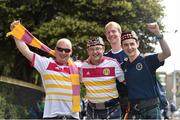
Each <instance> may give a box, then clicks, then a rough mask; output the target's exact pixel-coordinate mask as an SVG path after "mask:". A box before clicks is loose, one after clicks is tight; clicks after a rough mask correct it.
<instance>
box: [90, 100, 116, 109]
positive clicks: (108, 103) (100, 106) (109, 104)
mask: <svg viewBox="0 0 180 120" xmlns="http://www.w3.org/2000/svg"><path fill="white" fill-rule="evenodd" d="M88 104H89V106H91V107H92V108H94V109H97V110H102V109H106V108H108V107H112V106H115V105H117V104H119V98H114V99H111V100H109V101H106V102H104V103H92V102H90V101H89V102H88Z"/></svg>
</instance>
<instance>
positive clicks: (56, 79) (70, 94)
mask: <svg viewBox="0 0 180 120" xmlns="http://www.w3.org/2000/svg"><path fill="white" fill-rule="evenodd" d="M18 22H19V21H15V22H13V23H12V24H11V26H10V28H11V30H12V29H13V28H14V27H15V25H16V24H18ZM14 39H15V43H16V46H17V48H18V49H19V51H20V52H21V53H22V54H23V55H24V56H25V57H26V58H27V59H28V60H29V61H30V62H31V63H32V65H33V67H35V68H36V70H37V71H38V72H39V73H40V74H41V77H42V81H43V86H44V90H45V94H46V97H45V107H44V113H43V118H47V119H79V109H80V105H79V104H78V101H79V100H80V98H79V96H78V95H79V86H78V82H79V71H78V68H77V67H76V66H75V64H74V62H73V61H72V59H70V56H71V54H72V44H71V42H70V40H68V39H66V38H62V39H60V40H58V41H57V43H56V47H55V58H54V59H53V58H47V57H42V56H40V55H38V54H36V53H34V52H32V51H31V50H30V49H29V48H28V46H27V45H26V44H25V43H24V42H23V41H20V40H17V39H16V38H14ZM73 81H74V82H75V83H76V84H74V82H73ZM74 88H75V89H76V90H75V89H74ZM75 102H76V103H75Z"/></svg>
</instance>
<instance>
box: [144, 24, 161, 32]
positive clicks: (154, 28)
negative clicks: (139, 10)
mask: <svg viewBox="0 0 180 120" xmlns="http://www.w3.org/2000/svg"><path fill="white" fill-rule="evenodd" d="M147 29H148V30H149V31H150V32H152V33H154V34H155V35H159V34H161V32H160V30H159V25H158V24H157V22H154V23H147Z"/></svg>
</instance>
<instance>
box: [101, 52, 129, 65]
mask: <svg viewBox="0 0 180 120" xmlns="http://www.w3.org/2000/svg"><path fill="white" fill-rule="evenodd" d="M104 55H105V56H108V57H111V58H114V59H116V60H117V61H118V62H119V64H122V63H123V61H124V59H125V58H127V55H126V53H125V52H124V51H123V50H121V51H119V52H117V53H112V50H110V51H108V52H107V53H105V54H104Z"/></svg>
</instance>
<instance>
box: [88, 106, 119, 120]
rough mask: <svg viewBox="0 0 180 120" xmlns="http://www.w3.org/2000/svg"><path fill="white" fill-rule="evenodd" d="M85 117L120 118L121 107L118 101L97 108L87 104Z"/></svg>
mask: <svg viewBox="0 0 180 120" xmlns="http://www.w3.org/2000/svg"><path fill="white" fill-rule="evenodd" d="M87 119H118V120H119V119H121V107H120V105H119V103H117V104H115V105H113V106H111V107H108V108H106V109H102V110H97V109H94V108H92V107H91V106H90V105H89V104H88V105H87Z"/></svg>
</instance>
